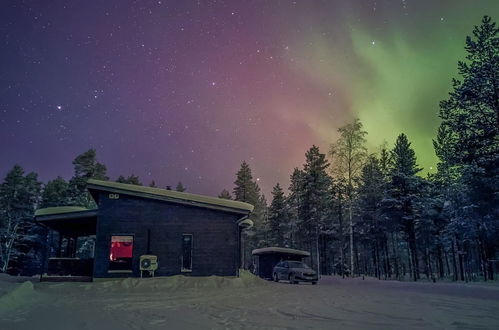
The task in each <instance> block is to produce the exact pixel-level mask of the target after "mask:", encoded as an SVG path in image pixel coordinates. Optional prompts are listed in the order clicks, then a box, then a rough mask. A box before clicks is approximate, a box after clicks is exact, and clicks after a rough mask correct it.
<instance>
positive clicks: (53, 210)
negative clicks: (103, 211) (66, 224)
mask: <svg viewBox="0 0 499 330" xmlns="http://www.w3.org/2000/svg"><path fill="white" fill-rule="evenodd" d="M84 211H95V210H91V209H87V208H84V207H81V206H57V207H46V208H43V209H38V210H36V211H35V217H40V216H43V215H55V214H63V213H72V212H84Z"/></svg>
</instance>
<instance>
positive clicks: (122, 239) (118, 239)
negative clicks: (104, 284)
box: [109, 235, 133, 270]
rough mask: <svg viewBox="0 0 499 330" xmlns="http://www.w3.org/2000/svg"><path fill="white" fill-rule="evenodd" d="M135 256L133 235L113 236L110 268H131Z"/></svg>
mask: <svg viewBox="0 0 499 330" xmlns="http://www.w3.org/2000/svg"><path fill="white" fill-rule="evenodd" d="M132 256H133V236H128V235H126V236H125V235H120V236H111V249H110V251H109V270H131V269H132Z"/></svg>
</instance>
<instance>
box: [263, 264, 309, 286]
mask: <svg viewBox="0 0 499 330" xmlns="http://www.w3.org/2000/svg"><path fill="white" fill-rule="evenodd" d="M272 278H273V279H274V281H275V282H279V281H280V280H286V281H289V282H290V283H293V284H298V282H312V284H317V280H318V277H317V273H316V272H315V270H313V269H312V268H310V267H309V266H308V265H307V264H304V263H303V262H300V261H292V260H286V261H281V262H279V263H278V264H277V265H275V266H274V269H273V270H272Z"/></svg>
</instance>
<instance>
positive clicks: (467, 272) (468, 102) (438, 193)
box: [221, 17, 499, 281]
mask: <svg viewBox="0 0 499 330" xmlns="http://www.w3.org/2000/svg"><path fill="white" fill-rule="evenodd" d="M498 31H499V30H498V28H497V27H496V24H495V23H494V22H492V20H491V18H490V17H484V18H483V19H482V22H481V25H480V26H477V27H475V28H474V30H473V35H472V36H470V37H467V38H466V45H465V50H466V52H467V56H466V58H465V60H463V61H460V62H459V63H458V72H459V75H460V80H458V79H453V81H452V91H451V92H450V93H449V97H448V98H447V99H446V100H443V101H442V102H441V103H440V112H439V117H440V118H441V124H440V126H439V129H438V132H437V136H436V138H435V139H434V141H433V145H434V149H435V152H436V155H437V156H438V159H439V163H438V165H437V171H436V173H434V174H428V175H427V176H426V177H423V176H422V173H421V170H422V169H421V168H420V167H419V166H418V165H417V159H416V155H415V152H414V150H413V148H412V147H411V143H410V141H409V139H408V137H407V136H406V135H405V134H403V133H401V134H400V135H399V136H398V138H397V140H396V142H395V144H394V145H393V146H392V147H391V148H389V147H388V146H387V145H386V144H384V145H382V146H380V147H379V149H378V150H377V151H376V152H374V153H369V152H368V150H367V148H366V136H367V132H366V131H364V130H363V126H362V123H361V122H360V121H359V120H357V119H356V120H354V121H353V122H351V123H348V124H347V125H345V126H344V127H341V128H340V129H339V130H338V133H339V139H338V140H337V141H336V142H334V143H332V144H331V146H330V149H329V150H328V152H327V153H321V152H320V150H319V148H318V147H316V146H312V147H311V148H310V149H309V150H308V151H307V152H306V154H305V163H304V165H303V167H302V168H295V169H294V171H293V172H292V174H291V176H290V185H289V187H288V194H287V195H286V194H285V193H284V190H283V188H282V187H281V185H280V184H279V183H278V184H276V185H275V186H274V188H273V190H272V200H271V203H270V206H268V207H267V205H266V203H265V197H264V196H263V195H262V194H260V189H259V187H258V185H257V183H256V182H255V181H253V180H252V176H251V170H250V169H249V166H248V164H246V163H243V164H242V165H241V169H240V171H239V172H238V173H237V180H236V182H235V185H236V188H235V189H234V198H235V199H236V200H240V201H245V202H249V203H251V204H253V205H255V206H256V208H255V213H254V214H253V220H254V223H255V227H254V228H253V229H252V231H251V232H250V233H248V234H247V237H246V239H247V241H248V244H247V251H246V255H247V256H248V257H249V256H250V250H251V249H253V248H257V247H263V246H271V245H274V246H282V247H292V248H299V249H303V250H307V251H310V254H311V260H310V262H311V263H312V265H313V267H315V268H316V269H318V270H319V271H320V272H321V273H322V274H340V275H343V276H346V275H351V276H355V275H371V276H376V277H378V278H395V279H403V278H410V279H412V280H415V281H416V280H419V279H421V278H426V279H431V280H436V279H444V278H450V279H453V280H461V281H468V280H475V279H478V278H481V279H484V280H492V279H494V274H495V273H496V272H497V271H499V256H498V248H499V211H498V210H499V208H498V205H499V201H498V199H499V192H498V187H499V181H498V169H499V135H498V130H499V33H498ZM227 193H228V192H227V191H224V192H223V193H222V194H221V196H222V195H223V196H227ZM250 263H251V261H250V260H248V259H247V262H246V266H247V267H249V266H250Z"/></svg>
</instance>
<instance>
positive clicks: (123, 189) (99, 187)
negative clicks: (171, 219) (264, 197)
mask: <svg viewBox="0 0 499 330" xmlns="http://www.w3.org/2000/svg"><path fill="white" fill-rule="evenodd" d="M87 189H88V190H89V191H90V192H91V193H92V192H95V191H107V192H111V193H121V194H124V195H132V196H137V197H142V198H148V199H156V200H163V201H167V202H171V203H176V204H187V205H191V206H197V207H205V208H212V209H218V210H222V211H227V212H234V213H240V214H249V213H251V212H252V211H253V208H254V207H253V205H251V204H248V203H244V202H239V201H233V200H229V199H223V198H217V197H211V196H204V195H197V194H190V193H185V192H179V191H172V190H166V189H161V188H153V187H144V186H137V185H133V184H126V183H118V182H112V181H101V180H95V179H90V180H88V182H87ZM92 195H93V196H94V198H96V195H95V194H92Z"/></svg>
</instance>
